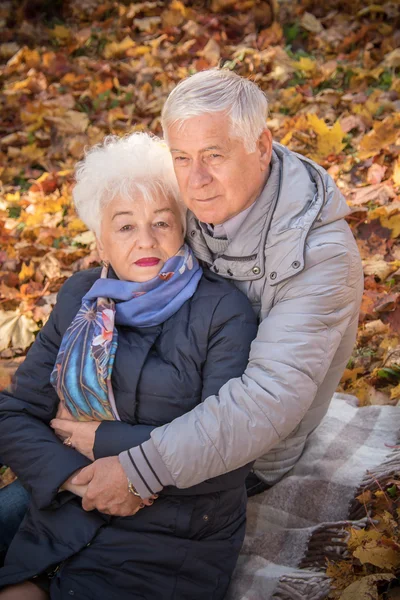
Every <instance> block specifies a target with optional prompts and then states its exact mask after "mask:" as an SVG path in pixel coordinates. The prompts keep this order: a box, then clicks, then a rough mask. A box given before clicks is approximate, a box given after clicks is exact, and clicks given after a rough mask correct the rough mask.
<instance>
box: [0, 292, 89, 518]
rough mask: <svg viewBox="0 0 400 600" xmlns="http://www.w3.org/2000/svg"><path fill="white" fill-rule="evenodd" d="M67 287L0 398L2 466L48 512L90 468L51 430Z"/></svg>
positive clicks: (57, 400) (55, 400) (55, 409)
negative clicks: (53, 382)
mask: <svg viewBox="0 0 400 600" xmlns="http://www.w3.org/2000/svg"><path fill="white" fill-rule="evenodd" d="M68 283H69V282H67V284H66V285H65V286H64V287H63V288H62V290H61V291H60V293H59V296H58V302H57V305H56V306H55V308H54V309H53V311H52V313H51V315H50V318H49V320H48V321H47V323H46V324H45V326H44V327H43V328H42V329H41V331H40V332H39V334H38V336H37V338H36V340H35V342H34V344H33V346H32V347H31V349H30V350H29V352H28V355H27V357H26V358H25V360H24V362H23V363H22V365H21V366H20V367H19V369H18V371H17V372H16V374H15V377H14V381H13V384H12V386H11V389H10V391H3V392H2V393H1V394H0V457H1V461H2V462H3V463H4V464H7V465H9V466H10V467H11V468H12V469H13V471H14V472H15V473H16V474H17V475H18V477H19V478H20V479H21V482H22V483H23V485H24V486H25V487H26V489H27V490H28V491H29V492H30V493H31V494H32V497H33V500H34V502H35V504H36V505H37V506H38V507H39V508H47V507H48V506H49V505H50V504H51V503H52V501H53V500H54V499H55V497H56V495H57V492H58V489H59V487H60V486H61V485H62V483H64V481H65V480H66V479H68V477H69V476H70V475H72V473H74V471H76V470H77V469H80V468H82V467H85V466H87V465H88V464H90V461H89V460H88V459H87V458H85V457H84V456H82V455H81V454H80V453H79V452H77V451H76V450H73V449H72V448H69V447H67V446H65V445H64V444H63V443H62V442H61V441H60V440H59V439H58V438H57V436H56V435H55V434H54V432H53V430H52V429H51V428H50V426H49V422H50V420H51V419H52V418H54V417H55V414H56V412H57V407H58V403H59V399H58V396H57V393H56V391H55V390H54V388H53V386H52V385H51V383H50V374H51V372H52V370H53V367H54V364H55V361H56V356H57V353H58V349H59V346H60V343H61V333H60V329H59V318H60V298H62V297H63V295H65V294H68V292H66V290H65V288H67V287H68ZM75 300H76V299H75ZM69 304H71V302H69Z"/></svg>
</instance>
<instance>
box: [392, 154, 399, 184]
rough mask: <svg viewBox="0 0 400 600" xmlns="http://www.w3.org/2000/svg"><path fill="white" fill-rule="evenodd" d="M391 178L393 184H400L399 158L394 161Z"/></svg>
mask: <svg viewBox="0 0 400 600" xmlns="http://www.w3.org/2000/svg"><path fill="white" fill-rule="evenodd" d="M392 178H393V183H394V185H397V186H400V158H398V159H397V160H396V162H395V163H394V167H393V176H392Z"/></svg>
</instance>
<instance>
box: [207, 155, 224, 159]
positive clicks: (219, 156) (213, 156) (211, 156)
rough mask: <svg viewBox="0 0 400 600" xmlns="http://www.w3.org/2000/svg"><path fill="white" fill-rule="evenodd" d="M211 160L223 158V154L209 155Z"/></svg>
mask: <svg viewBox="0 0 400 600" xmlns="http://www.w3.org/2000/svg"><path fill="white" fill-rule="evenodd" d="M208 156H209V158H222V154H209V155H208Z"/></svg>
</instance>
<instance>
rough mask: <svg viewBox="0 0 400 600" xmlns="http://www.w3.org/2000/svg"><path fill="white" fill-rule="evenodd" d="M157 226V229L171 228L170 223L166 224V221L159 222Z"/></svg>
mask: <svg viewBox="0 0 400 600" xmlns="http://www.w3.org/2000/svg"><path fill="white" fill-rule="evenodd" d="M155 225H156V227H161V228H165V227H169V225H168V223H166V222H165V221H157V223H156V224H155Z"/></svg>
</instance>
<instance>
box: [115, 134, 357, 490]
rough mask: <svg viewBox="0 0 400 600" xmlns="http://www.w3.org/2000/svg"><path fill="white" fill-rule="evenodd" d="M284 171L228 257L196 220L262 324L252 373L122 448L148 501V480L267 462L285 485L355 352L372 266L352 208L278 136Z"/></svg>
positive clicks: (196, 233) (175, 480)
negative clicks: (366, 262)
mask: <svg viewBox="0 0 400 600" xmlns="http://www.w3.org/2000/svg"><path fill="white" fill-rule="evenodd" d="M272 167H273V169H272V171H273V172H274V174H275V176H274V178H271V176H270V178H269V180H268V181H267V184H266V186H265V188H264V190H263V192H262V194H261V196H260V198H259V201H257V202H256V203H255V204H254V205H253V208H252V210H251V211H250V212H249V213H248V215H247V217H246V219H245V221H244V222H243V223H242V225H241V226H240V229H239V231H238V233H237V234H236V236H235V239H234V240H233V241H232V242H231V243H230V244H229V246H228V249H227V250H226V251H225V253H224V254H222V255H220V256H219V257H218V258H216V260H213V258H212V256H211V254H210V251H209V249H208V247H207V245H206V243H205V240H204V237H203V233H202V229H201V227H200V226H199V225H198V223H197V221H196V219H195V217H194V216H193V215H192V214H190V215H189V217H188V237H189V241H190V244H191V246H192V248H193V250H194V252H195V253H196V255H197V257H198V258H199V259H201V260H202V261H204V262H205V263H207V264H208V266H209V268H210V269H211V270H213V271H215V272H218V273H219V274H220V275H222V276H223V277H226V278H227V279H232V280H233V281H234V282H235V284H236V285H237V286H238V287H239V288H240V289H241V290H242V291H244V292H245V293H246V294H247V296H248V298H249V299H250V301H251V303H252V305H253V308H254V310H255V311H256V312H257V314H258V316H259V328H258V333H257V337H256V339H255V340H254V341H253V343H252V346H251V351H250V357H249V362H248V365H247V368H246V370H245V372H244V374H243V376H242V377H237V378H235V379H231V380H230V381H228V382H227V383H226V384H225V385H224V386H223V387H222V388H221V389H220V392H219V394H218V396H210V397H208V398H207V399H206V400H205V401H204V402H203V403H202V404H200V405H198V406H197V407H196V408H194V409H193V410H192V411H191V412H189V413H187V414H185V415H183V416H181V417H179V418H178V419H175V420H174V421H173V422H172V423H170V424H168V425H164V426H163V427H159V428H157V429H155V430H154V431H153V432H152V434H151V439H150V440H148V441H146V442H144V443H143V444H142V445H141V446H140V447H135V448H132V449H131V450H130V451H129V454H130V457H128V456H127V455H126V454H125V456H124V457H122V455H121V462H122V464H123V465H124V467H125V470H126V471H127V474H128V477H129V478H130V479H131V480H132V482H133V483H134V485H135V486H136V488H137V489H138V491H139V492H140V493H141V494H142V495H143V497H146V496H148V490H147V488H146V487H145V486H144V484H143V480H145V481H146V482H147V483H148V484H150V487H151V488H152V489H153V491H158V490H160V489H161V488H162V486H166V485H175V486H177V487H179V488H186V487H190V486H192V485H195V484H197V483H200V482H202V481H204V480H206V479H209V478H212V477H216V476H217V475H220V474H222V473H226V472H227V471H231V470H233V469H236V468H238V467H240V466H242V465H244V464H246V463H248V462H250V461H252V460H255V459H257V460H256V463H255V469H256V471H257V472H258V474H259V475H260V476H261V477H262V478H263V479H264V480H265V481H267V482H268V483H275V482H276V481H278V480H279V479H280V478H281V477H282V476H283V475H284V474H285V473H286V472H287V471H289V470H290V469H291V468H292V467H293V465H294V464H295V463H296V461H297V460H298V458H299V457H300V455H301V453H302V451H303V448H304V444H305V442H306V439H307V436H308V435H309V434H310V433H311V431H313V429H315V427H316V426H317V425H318V424H319V423H320V421H321V419H322V418H323V416H324V415H325V413H326V411H327V409H328V405H329V402H330V400H331V397H332V394H333V393H334V391H335V389H336V387H337V385H338V383H339V380H340V377H341V374H342V372H343V370H344V368H345V366H346V363H347V361H348V359H349V357H350V354H351V351H352V348H353V345H354V341H355V337H356V332H357V322H358V313H359V307H360V302H361V296H362V291H363V273H362V266H361V261H360V256H359V253H358V250H357V246H356V243H355V240H354V238H353V235H352V233H351V231H350V229H349V227H348V225H347V223H346V221H345V220H344V217H345V216H346V215H347V214H348V213H349V209H348V207H347V205H346V202H345V200H344V198H343V196H342V195H341V193H340V192H339V190H338V189H337V187H336V185H335V184H334V182H333V181H332V179H331V178H330V176H329V175H328V174H327V173H326V171H325V170H324V169H322V168H321V167H319V166H318V165H316V164H315V163H313V162H312V161H311V160H308V159H306V158H304V157H303V156H300V155H297V154H295V153H293V152H291V151H290V150H288V149H287V148H285V147H283V146H281V145H280V144H274V152H273V163H272ZM276 173H278V176H277V177H276ZM128 458H129V460H127V459H128ZM122 459H124V460H122ZM128 463H129V464H130V465H132V468H129V467H128V468H127V467H126V465H127V464H128ZM133 465H134V466H133Z"/></svg>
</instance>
